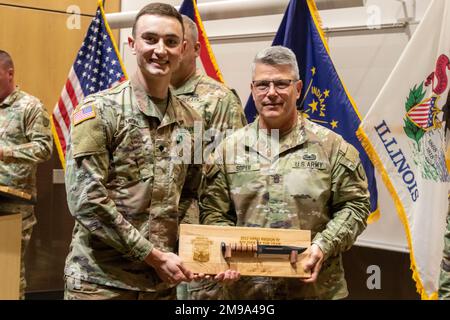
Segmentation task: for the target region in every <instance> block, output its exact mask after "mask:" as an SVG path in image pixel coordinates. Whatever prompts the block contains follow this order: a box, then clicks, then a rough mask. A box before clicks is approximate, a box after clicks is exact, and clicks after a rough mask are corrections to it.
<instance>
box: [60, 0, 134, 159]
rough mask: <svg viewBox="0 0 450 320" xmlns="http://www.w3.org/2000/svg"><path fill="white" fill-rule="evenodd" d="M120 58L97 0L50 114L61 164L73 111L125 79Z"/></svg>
mask: <svg viewBox="0 0 450 320" xmlns="http://www.w3.org/2000/svg"><path fill="white" fill-rule="evenodd" d="M119 57H120V55H119V53H118V50H117V47H116V45H115V43H114V40H113V37H112V35H111V31H110V29H109V26H108V23H107V21H106V18H105V13H104V11H103V7H102V5H101V1H99V6H98V8H97V12H96V15H95V17H94V19H93V20H92V22H91V24H90V26H89V29H88V31H87V34H86V37H85V38H84V41H83V43H82V44H81V48H80V50H79V51H78V54H77V57H76V59H75V62H74V64H73V65H72V67H71V68H70V72H69V76H68V78H67V81H66V84H65V85H64V88H63V90H62V92H61V96H60V98H59V100H58V103H57V104H56V106H55V109H54V111H53V114H52V122H53V135H54V138H55V143H56V147H57V149H58V153H59V157H60V159H61V163H62V165H63V167H64V165H65V155H66V146H67V141H68V139H69V134H70V132H69V131H70V121H71V115H72V112H73V110H74V109H75V107H76V106H77V105H78V104H79V103H80V102H81V101H82V99H83V98H84V97H86V96H87V95H89V94H92V93H95V92H98V91H101V90H105V89H107V88H109V87H111V86H113V85H114V84H116V83H117V82H121V81H123V80H125V79H126V78H127V75H126V72H125V68H124V67H123V64H122V61H121V60H120V58H119Z"/></svg>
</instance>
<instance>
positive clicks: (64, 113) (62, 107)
mask: <svg viewBox="0 0 450 320" xmlns="http://www.w3.org/2000/svg"><path fill="white" fill-rule="evenodd" d="M58 108H59V112H60V113H61V117H62V118H63V120H64V124H65V125H66V127H67V128H70V116H69V115H68V114H67V108H66V105H65V104H64V102H63V100H62V98H59V100H58Z"/></svg>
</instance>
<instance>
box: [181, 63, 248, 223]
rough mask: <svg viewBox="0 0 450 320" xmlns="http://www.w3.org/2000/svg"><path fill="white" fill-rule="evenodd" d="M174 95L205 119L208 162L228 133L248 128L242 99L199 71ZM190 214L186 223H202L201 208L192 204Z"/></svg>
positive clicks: (189, 209)
mask: <svg viewBox="0 0 450 320" xmlns="http://www.w3.org/2000/svg"><path fill="white" fill-rule="evenodd" d="M173 92H174V94H175V95H176V96H177V97H178V98H179V99H181V100H183V101H185V102H187V103H188V104H189V105H190V106H191V107H193V108H194V109H195V110H196V111H197V112H198V113H199V114H200V115H201V116H202V119H203V123H204V126H205V133H204V158H205V159H207V158H208V157H209V156H210V155H211V153H212V152H214V149H215V147H217V146H218V145H219V143H220V142H221V141H222V140H223V138H224V137H225V135H227V134H229V132H227V130H230V131H232V130H236V129H240V128H242V127H244V126H245V125H246V124H247V120H246V119H245V114H244V110H243V109H242V105H241V101H240V99H239V97H238V96H237V95H236V94H235V93H234V92H233V91H231V90H230V89H228V87H227V86H225V85H224V84H223V83H220V82H218V81H216V80H214V79H213V78H211V77H208V76H207V75H205V74H202V73H201V71H200V70H197V71H196V73H195V74H194V75H193V76H192V77H191V78H190V79H189V80H188V81H186V82H185V83H184V84H183V85H182V86H181V87H178V88H177V89H174V90H173ZM187 211H188V212H187V214H186V216H185V219H184V220H183V223H194V224H196V223H199V218H198V215H199V212H198V205H196V204H193V205H192V206H191V207H190V208H188V210H187Z"/></svg>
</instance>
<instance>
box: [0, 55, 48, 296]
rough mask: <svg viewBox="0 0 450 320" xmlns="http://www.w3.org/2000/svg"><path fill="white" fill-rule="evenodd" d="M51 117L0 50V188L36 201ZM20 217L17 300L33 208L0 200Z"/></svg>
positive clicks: (5, 208) (3, 209)
mask: <svg viewBox="0 0 450 320" xmlns="http://www.w3.org/2000/svg"><path fill="white" fill-rule="evenodd" d="M52 148H53V140H52V134H51V128H50V118H49V115H48V113H47V111H46V110H45V108H44V106H43V105H42V103H41V102H40V101H39V100H38V99H37V98H35V97H33V96H32V95H29V94H28V93H26V92H24V91H22V90H20V89H19V88H18V87H16V86H15V82H14V63H13V60H12V58H11V56H10V55H9V54H8V53H7V52H5V51H3V50H0V186H6V187H11V188H14V189H17V190H20V191H23V192H25V193H28V194H31V195H32V196H33V198H36V169H37V164H38V163H40V162H43V161H45V160H48V159H50V156H51V153H52ZM12 212H14V213H21V214H22V245H21V250H22V251H21V272H20V297H21V299H24V298H25V288H26V281H25V253H26V249H27V247H28V244H29V242H30V238H31V233H32V231H33V226H34V225H35V224H36V217H35V215H34V206H33V205H31V204H25V203H20V202H15V201H13V200H8V199H4V198H0V213H12Z"/></svg>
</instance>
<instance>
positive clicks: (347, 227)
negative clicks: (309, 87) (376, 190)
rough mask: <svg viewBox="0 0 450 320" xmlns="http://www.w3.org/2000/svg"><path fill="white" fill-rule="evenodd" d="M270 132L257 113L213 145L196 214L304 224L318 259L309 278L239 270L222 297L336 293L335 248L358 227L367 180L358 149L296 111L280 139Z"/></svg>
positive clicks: (340, 288)
mask: <svg viewBox="0 0 450 320" xmlns="http://www.w3.org/2000/svg"><path fill="white" fill-rule="evenodd" d="M271 139H273V138H269V136H268V135H267V134H265V133H264V132H261V131H260V130H258V119H257V120H256V121H255V122H254V123H252V124H250V125H248V126H246V127H245V128H244V129H241V130H240V131H238V132H237V133H235V134H234V135H232V136H231V137H228V138H227V139H226V140H225V141H224V143H222V144H221V146H219V147H218V149H217V152H216V154H215V163H214V164H213V165H209V168H208V169H207V173H206V180H207V181H206V188H205V190H204V194H202V195H201V198H200V200H201V201H200V220H201V222H202V223H204V224H218V225H237V226H245V227H264V228H283V229H306V230H311V232H312V239H313V243H316V244H317V245H318V246H319V247H320V248H321V249H322V251H323V253H324V263H323V266H322V269H321V272H320V274H319V276H318V279H317V281H316V283H314V284H303V283H301V282H300V281H299V280H298V279H287V278H285V279H283V278H269V277H253V278H252V277H242V278H241V280H239V281H237V282H235V283H233V284H230V285H226V286H225V291H226V296H225V297H226V298H227V299H339V298H344V297H345V296H347V294H348V292H347V285H346V282H345V279H344V270H343V265H342V257H341V252H343V251H344V250H347V249H349V248H350V247H351V245H352V244H353V243H354V241H355V239H356V237H357V236H358V235H359V234H360V233H361V232H362V231H363V230H364V228H365V227H366V219H367V217H368V214H369V193H368V190H367V179H366V176H365V172H364V169H363V167H362V165H361V163H360V160H359V156H358V152H357V151H356V149H354V148H353V147H352V146H351V145H349V144H348V143H347V142H345V141H344V140H343V138H342V137H341V136H339V135H337V134H335V133H334V132H332V131H331V130H328V129H326V128H324V127H322V126H319V125H317V124H314V123H313V122H311V121H309V120H307V119H303V118H302V116H301V114H300V113H299V116H298V124H297V126H296V127H294V128H293V129H292V130H291V131H290V132H289V133H287V134H285V135H284V136H283V137H281V138H280V140H279V145H278V144H277V143H276V141H278V140H277V139H274V141H273V142H271ZM276 146H278V147H279V148H278V150H277V147H276ZM269 151H270V152H269ZM271 159H272V160H271ZM221 163H223V164H221Z"/></svg>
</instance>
